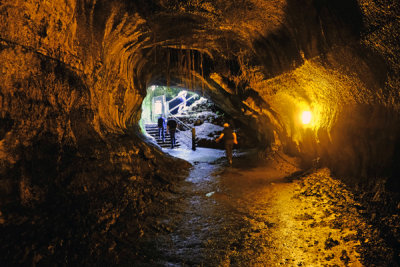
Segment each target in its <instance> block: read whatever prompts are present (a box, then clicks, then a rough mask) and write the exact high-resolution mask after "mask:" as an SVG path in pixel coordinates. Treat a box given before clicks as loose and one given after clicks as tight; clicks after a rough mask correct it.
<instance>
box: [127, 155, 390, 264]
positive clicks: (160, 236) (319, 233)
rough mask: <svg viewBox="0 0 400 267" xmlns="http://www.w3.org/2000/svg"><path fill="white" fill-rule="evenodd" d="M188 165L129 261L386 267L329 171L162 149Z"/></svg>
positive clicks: (373, 235)
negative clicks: (229, 163)
mask: <svg viewBox="0 0 400 267" xmlns="http://www.w3.org/2000/svg"><path fill="white" fill-rule="evenodd" d="M167 152H168V153H170V154H172V155H175V156H179V157H182V158H186V159H187V160H188V161H190V162H191V163H192V164H193V168H192V170H191V172H190V174H189V176H188V177H187V178H186V179H185V180H184V181H182V182H180V183H178V184H177V185H176V186H175V188H174V189H173V193H170V195H169V197H168V198H169V199H168V202H169V206H168V209H167V210H166V211H165V212H164V213H162V214H159V215H158V216H157V218H156V219H155V223H154V225H153V229H157V230H156V231H155V233H154V232H153V233H151V234H150V233H144V235H143V238H142V241H141V242H140V244H139V246H138V247H140V249H139V251H138V253H137V256H138V258H136V259H135V260H134V263H135V266H282V265H284V266H385V265H381V264H384V263H385V257H386V256H387V253H389V254H390V250H388V249H387V248H386V246H385V244H384V241H382V240H381V239H380V238H379V234H378V231H375V230H374V227H373V226H371V225H369V224H368V222H367V220H366V219H365V218H364V217H363V215H362V214H361V213H360V207H361V206H360V204H359V203H357V201H355V199H354V197H353V195H352V193H351V192H350V191H349V190H347V189H346V187H345V186H344V185H343V184H342V183H341V182H340V181H338V180H335V179H333V178H332V177H331V174H330V172H329V170H328V169H318V170H312V171H308V172H306V173H304V174H303V175H293V173H298V171H299V169H297V168H296V167H294V165H292V162H293V159H291V158H288V157H283V156H282V157H275V158H274V159H271V160H270V161H269V162H267V163H266V162H264V163H259V162H257V161H256V160H254V159H253V157H252V155H251V154H237V155H236V157H235V158H234V162H233V165H232V166H227V165H226V163H225V158H224V152H223V151H221V150H214V149H201V148H200V149H199V150H198V151H197V152H191V151H189V150H183V149H181V150H179V149H178V150H174V151H172V150H169V151H167Z"/></svg>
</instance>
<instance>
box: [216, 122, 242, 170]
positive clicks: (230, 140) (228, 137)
mask: <svg viewBox="0 0 400 267" xmlns="http://www.w3.org/2000/svg"><path fill="white" fill-rule="evenodd" d="M222 138H224V141H225V151H226V158H227V159H228V162H229V165H232V151H233V144H236V145H237V143H238V142H237V137H236V133H235V132H234V131H233V130H232V128H231V127H230V125H229V123H225V124H224V130H223V131H222V133H221V135H220V136H219V137H218V138H217V139H216V140H215V141H216V142H217V143H218V142H219V141H220V140H221V139H222Z"/></svg>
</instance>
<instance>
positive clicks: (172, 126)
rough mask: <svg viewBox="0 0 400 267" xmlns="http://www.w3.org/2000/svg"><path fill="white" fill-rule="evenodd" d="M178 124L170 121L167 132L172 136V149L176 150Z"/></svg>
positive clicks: (172, 120)
mask: <svg viewBox="0 0 400 267" xmlns="http://www.w3.org/2000/svg"><path fill="white" fill-rule="evenodd" d="M176 126H177V123H176V121H175V120H174V119H169V120H168V122H167V132H169V135H170V136H171V148H174V146H175V143H176V140H175V132H176Z"/></svg>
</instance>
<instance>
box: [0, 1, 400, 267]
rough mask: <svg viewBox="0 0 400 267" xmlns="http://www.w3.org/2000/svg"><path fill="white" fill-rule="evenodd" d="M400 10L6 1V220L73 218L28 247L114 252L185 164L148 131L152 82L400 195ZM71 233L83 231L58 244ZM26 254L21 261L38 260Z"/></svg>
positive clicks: (0, 85) (1, 82)
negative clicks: (123, 232) (199, 96)
mask: <svg viewBox="0 0 400 267" xmlns="http://www.w3.org/2000/svg"><path fill="white" fill-rule="evenodd" d="M399 15H400V5H399V3H398V1H395V0H384V1H379V2H378V1H373V0H358V1H356V0H352V1H348V0H340V1H324V0H296V1H295V0H274V1H267V0H235V1H222V0H217V1H211V0H204V1H200V0H191V1H178V0H170V1H168V0H154V1H148V0H137V1H128V0H112V1H95V0H87V1H82V0H67V1H60V0H54V1H34V0H28V1H22V0H12V1H11V0H3V1H1V2H0V62H1V64H0V72H1V75H0V107H1V110H0V115H1V119H0V127H1V128H0V138H1V140H0V166H1V167H0V191H1V198H2V202H1V213H0V215H1V216H2V217H1V221H2V222H3V223H4V222H11V221H12V220H19V221H18V223H16V222H14V223H15V224H19V225H22V226H24V227H25V229H29V227H28V226H27V224H30V223H31V221H30V220H29V223H28V220H25V221H24V220H20V219H18V218H20V217H18V215H20V214H21V213H24V212H25V213H27V214H32V215H29V216H30V219H32V218H33V219H32V220H33V221H35V220H36V223H38V224H39V223H43V225H48V224H49V223H47V224H46V223H45V222H46V221H49V220H53V219H54V220H55V221H58V222H61V221H62V218H63V217H65V216H66V217H67V218H69V220H71V221H73V222H74V223H76V224H77V225H80V226H82V227H81V228H80V231H78V232H71V233H68V234H66V235H69V237H67V236H65V237H59V229H60V228H62V227H63V226H62V225H59V226H57V227H56V226H54V227H53V228H51V229H42V230H40V231H37V232H35V235H36V236H33V237H30V239H29V238H28V239H27V241H26V244H25V243H24V244H22V245H21V246H22V247H23V246H26V247H30V246H31V245H32V244H31V243H30V242H31V241H32V240H40V238H39V237H40V236H41V235H42V234H44V231H48V232H50V234H49V236H50V237H54V238H55V237H56V236H57V238H58V239H56V238H55V239H54V240H56V241H57V242H56V241H54V242H55V243H54V244H53V245H52V246H54V247H56V248H57V247H60V246H71V247H72V246H74V245H76V246H77V248H76V249H78V248H80V247H82V251H81V252H80V253H81V255H87V254H85V253H86V252H88V253H89V254H90V253H91V254H92V255H93V254H95V253H99V255H100V253H102V252H103V251H107V253H112V249H111V250H110V249H109V248H110V247H112V244H107V242H106V240H108V239H107V235H113V234H116V233H115V232H113V233H112V231H110V227H111V226H113V227H116V226H115V225H117V224H118V223H116V221H120V220H121V219H119V218H121V217H124V216H125V218H129V216H131V215H129V214H130V213H131V212H132V211H135V212H137V213H140V212H143V209H144V208H145V206H146V205H147V204H148V203H149V201H151V199H150V200H149V199H147V198H149V195H150V194H148V193H149V191H151V190H153V192H155V191H157V190H159V191H162V190H164V189H165V188H166V187H168V184H169V182H170V179H171V177H173V176H171V175H169V173H168V172H166V169H167V168H165V167H164V166H167V165H168V166H172V165H173V166H176V168H178V165H182V164H183V163H182V162H178V163H177V161H176V160H174V159H171V158H169V157H167V156H165V155H162V153H161V152H160V151H158V150H157V149H156V148H154V147H153V146H151V145H149V144H148V143H147V142H146V140H145V139H144V137H143V136H141V135H140V133H139V131H138V121H139V119H140V107H141V103H142V100H143V99H144V97H145V94H146V88H147V87H148V86H150V85H152V84H164V85H165V84H184V85H185V86H186V87H188V88H190V89H192V90H194V91H198V92H201V93H203V94H204V95H205V96H207V97H209V98H210V99H212V101H213V102H215V103H216V104H217V105H218V106H219V107H220V108H221V109H223V110H224V111H225V112H226V113H228V114H230V115H231V116H232V117H233V118H235V119H237V120H239V121H241V122H242V123H243V125H247V126H248V128H250V129H253V130H254V131H256V132H257V137H256V138H257V139H258V141H259V143H260V144H261V145H260V149H261V150H263V151H265V152H268V151H270V150H271V148H274V149H276V148H278V149H282V150H284V151H286V152H287V153H291V154H295V155H297V156H299V157H301V158H302V159H303V162H304V164H305V166H307V165H309V164H310V162H312V161H313V160H314V159H316V158H320V159H321V160H320V162H321V163H322V164H324V165H326V166H328V167H330V168H331V169H332V170H333V171H335V172H336V173H337V175H339V176H340V177H349V179H348V182H350V183H352V184H357V185H360V184H361V185H368V186H370V187H373V186H374V185H375V184H377V183H386V185H387V186H388V187H390V188H392V189H393V190H394V191H398V190H399V188H400V186H399V181H398V179H397V176H398V175H399V173H400V168H399V166H400V164H399V156H400V155H399V153H398V152H397V151H398V149H399V148H400V144H399V141H398V140H399V125H400V124H399V103H400V101H399V93H398V92H399V89H400V78H399V77H400V75H399V74H400V62H399V59H400V53H399V52H400V42H399V40H400V39H399V38H400V20H399V19H398V18H399ZM304 109H310V110H312V112H313V114H314V122H313V124H312V125H311V126H309V127H304V126H302V125H301V123H300V122H299V121H298V113H299V112H301V111H302V110H304ZM169 170H171V168H169ZM171 171H172V170H171ZM377 177H381V178H380V179H381V180H377ZM350 178H351V179H350ZM154 194H155V193H154ZM49 203H51V204H52V205H49ZM15 206H17V207H18V209H17V208H10V207H15ZM44 207H46V208H44ZM49 207H50V208H49ZM51 207H53V209H52V208H51ZM60 207H67V208H66V209H65V210H64V211H63V212H59V208H60ZM71 207H75V208H76V210H71ZM32 210H35V211H38V210H39V211H40V212H41V215H40V216H36V217H35V216H34V215H33V212H32ZM55 210H58V211H57V212H56V211H55ZM86 212H88V216H86V217H82V214H83V213H86ZM54 217H57V218H54ZM25 224H26V225H25ZM22 226H21V227H22ZM31 227H32V226H31ZM4 229H6V230H2V231H3V233H2V234H3V236H5V240H8V241H10V240H9V239H12V238H13V237H14V236H13V233H12V231H8V230H9V228H7V227H5V228H4ZM134 231H138V232H140V229H139V230H138V228H137V227H136V228H135V230H134ZM99 232H101V233H105V234H104V235H103V236H99V235H95V234H92V233H99ZM74 235H76V238H78V236H80V237H82V236H84V238H83V239H84V241H83V242H81V243H79V244H73V243H68V244H64V245H63V242H66V241H60V240H74V238H73V237H74ZM70 242H72V241H70ZM10 244H11V243H10ZM82 244H83V245H82ZM98 244H101V246H100V247H99V246H98ZM42 245H43V244H41V243H40V241H38V243H37V244H36V247H41V246H42ZM47 245H48V244H47ZM10 246H12V245H10ZM95 248H96V249H95ZM2 249H4V248H2ZM6 249H11V248H6ZM88 249H89V250H90V249H92V250H90V251H87V250H88ZM21 251H22V250H21ZM29 251H30V250H29ZM110 251H111V252H110ZM21 253H22V254H21ZM23 253H25V252H20V254H18V253H17V254H15V255H14V256H13V257H14V260H15V261H18V260H21V261H24V260H25V259H28V258H29V259H34V258H35V257H36V256H37V255H36V254H35V255H36V256H35V255H34V254H32V253H33V252H32V253H31V254H29V255H25V256H24V255H23ZM78 254H79V253H78ZM24 257H25V258H24ZM54 257H56V256H54ZM58 257H60V258H61V257H64V258H65V257H67V258H68V257H71V259H72V258H73V256H71V255H58Z"/></svg>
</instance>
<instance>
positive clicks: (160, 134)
mask: <svg viewBox="0 0 400 267" xmlns="http://www.w3.org/2000/svg"><path fill="white" fill-rule="evenodd" d="M157 124H158V138H159V139H160V140H161V137H162V141H163V143H164V142H165V119H164V117H163V115H162V114H161V115H160V117H159V118H158V121H157Z"/></svg>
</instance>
